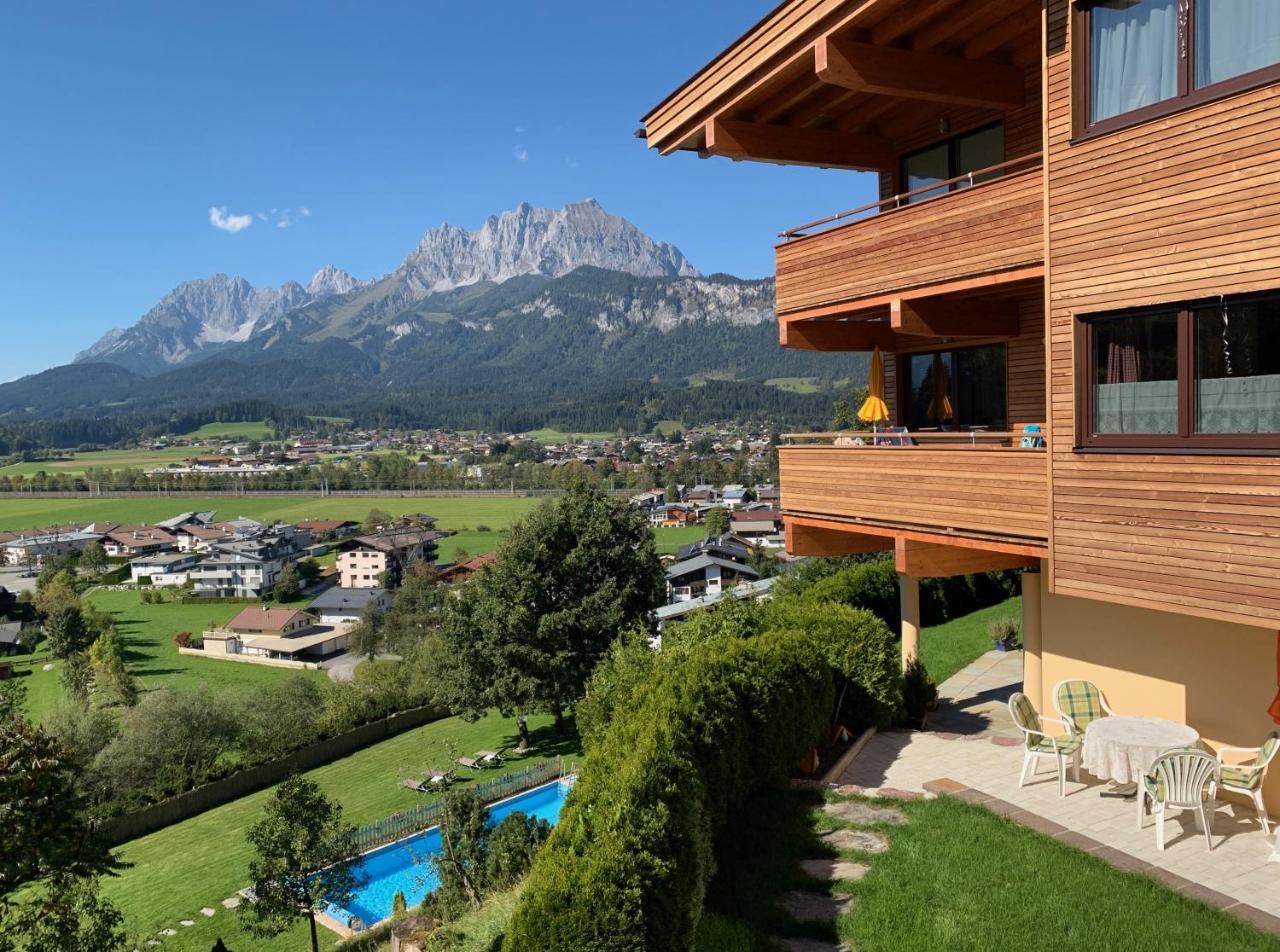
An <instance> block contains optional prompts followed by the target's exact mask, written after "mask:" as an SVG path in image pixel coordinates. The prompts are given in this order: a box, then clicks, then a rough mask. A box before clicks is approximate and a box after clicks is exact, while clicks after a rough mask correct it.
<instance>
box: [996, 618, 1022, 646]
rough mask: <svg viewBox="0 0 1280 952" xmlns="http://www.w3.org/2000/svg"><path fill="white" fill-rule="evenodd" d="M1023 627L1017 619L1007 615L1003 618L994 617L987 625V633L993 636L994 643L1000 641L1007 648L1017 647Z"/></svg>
mask: <svg viewBox="0 0 1280 952" xmlns="http://www.w3.org/2000/svg"><path fill="white" fill-rule="evenodd" d="M1021 631H1022V628H1021V626H1020V625H1019V624H1018V621H1017V619H1015V618H1011V617H1010V616H1008V615H1005V616H1004V617H1003V618H994V619H992V620H991V622H990V624H988V625H987V635H988V636H989V637H990V638H991V641H992V643H996V642H999V643H1001V644H1003V645H1004V646H1005V647H1006V648H1016V647H1017V646H1018V641H1019V638H1018V636H1019V635H1020V634H1021Z"/></svg>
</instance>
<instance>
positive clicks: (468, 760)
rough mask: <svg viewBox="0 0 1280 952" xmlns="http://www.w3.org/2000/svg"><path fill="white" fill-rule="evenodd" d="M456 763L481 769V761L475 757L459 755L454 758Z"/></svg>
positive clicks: (473, 768)
mask: <svg viewBox="0 0 1280 952" xmlns="http://www.w3.org/2000/svg"><path fill="white" fill-rule="evenodd" d="M454 763H455V764H459V765H461V766H463V767H467V768H469V769H471V770H479V769H480V766H481V764H480V761H478V760H476V759H475V758H474V757H458V758H457V759H455V760H454Z"/></svg>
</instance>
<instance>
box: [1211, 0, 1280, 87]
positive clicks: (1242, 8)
mask: <svg viewBox="0 0 1280 952" xmlns="http://www.w3.org/2000/svg"><path fill="white" fill-rule="evenodd" d="M1195 32H1196V86H1197V87H1199V86H1208V85H1210V84H1211V83H1220V82H1222V81H1223V80H1224V79H1230V78H1231V77H1233V76H1242V75H1243V74H1245V73H1251V72H1253V71H1254V70H1255V69H1262V68H1263V67H1264V66H1271V65H1273V64H1275V63H1280V0H1196V31H1195Z"/></svg>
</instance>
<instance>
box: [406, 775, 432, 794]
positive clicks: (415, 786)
mask: <svg viewBox="0 0 1280 952" xmlns="http://www.w3.org/2000/svg"><path fill="white" fill-rule="evenodd" d="M400 786H402V787H406V788H408V789H409V790H412V791H414V792H415V793H425V792H426V789H427V785H426V784H425V783H423V782H422V781H421V780H414V779H413V778H412V777H405V778H404V779H403V780H401V781H400Z"/></svg>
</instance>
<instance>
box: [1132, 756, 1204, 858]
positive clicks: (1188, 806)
mask: <svg viewBox="0 0 1280 952" xmlns="http://www.w3.org/2000/svg"><path fill="white" fill-rule="evenodd" d="M1217 779H1218V758H1216V757H1214V756H1212V755H1211V754H1207V753H1205V752H1204V751H1203V750H1197V749H1195V748H1192V747H1185V748H1180V749H1178V750H1171V751H1169V752H1168V753H1166V754H1161V755H1160V756H1159V757H1157V758H1156V762H1155V763H1154V764H1152V765H1151V773H1150V774H1148V775H1147V776H1144V777H1143V778H1142V779H1141V781H1140V782H1139V783H1138V829H1142V827H1143V819H1142V818H1143V814H1144V807H1145V805H1146V802H1147V801H1148V800H1150V801H1151V815H1152V816H1154V817H1155V818H1156V849H1158V850H1163V849H1164V821H1165V814H1166V813H1167V812H1168V811H1170V810H1191V811H1192V812H1193V813H1194V814H1195V816H1196V820H1197V822H1196V828H1197V829H1200V830H1203V831H1204V842H1205V845H1206V846H1207V847H1208V848H1209V850H1210V851H1212V850H1213V808H1214V805H1215V802H1216V801H1215V800H1214V785H1215V782H1216V781H1217Z"/></svg>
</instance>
